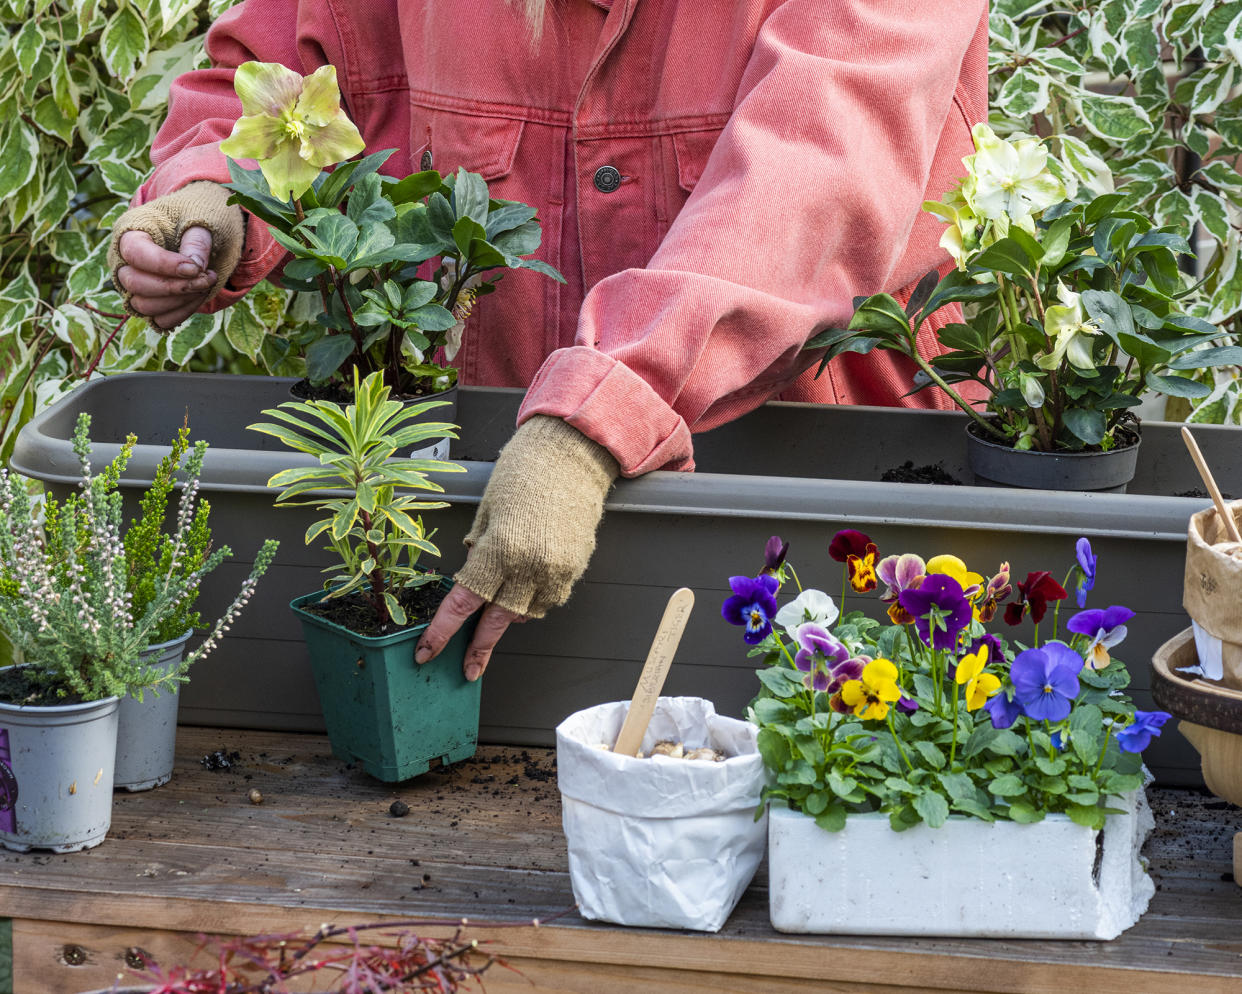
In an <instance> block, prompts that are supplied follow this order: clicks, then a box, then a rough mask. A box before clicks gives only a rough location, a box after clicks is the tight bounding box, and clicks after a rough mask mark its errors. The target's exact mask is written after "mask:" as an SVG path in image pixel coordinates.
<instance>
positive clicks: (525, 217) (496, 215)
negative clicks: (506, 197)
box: [483, 204, 535, 255]
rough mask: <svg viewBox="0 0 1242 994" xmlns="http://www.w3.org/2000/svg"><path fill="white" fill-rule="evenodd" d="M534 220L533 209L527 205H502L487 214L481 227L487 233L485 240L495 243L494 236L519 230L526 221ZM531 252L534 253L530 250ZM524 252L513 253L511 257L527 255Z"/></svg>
mask: <svg viewBox="0 0 1242 994" xmlns="http://www.w3.org/2000/svg"><path fill="white" fill-rule="evenodd" d="M534 219H535V208H533V207H531V206H530V205H528V204H504V205H502V206H500V207H498V208H496V209H495V210H494V211H490V212H488V215H487V221H486V222H485V223H484V225H483V227H484V229H485V230H486V231H487V240H488V241H490V242H493V243H495V240H496V236H497V235H499V234H502V233H504V232H506V231H512V230H513V229H514V228H520V227H521V226H522V225H524V224H526V223H527V222H528V221H533V220H534ZM531 251H534V249H532V250H531ZM527 254H528V253H526V252H514V253H513V255H527Z"/></svg>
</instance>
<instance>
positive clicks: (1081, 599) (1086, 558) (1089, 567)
mask: <svg viewBox="0 0 1242 994" xmlns="http://www.w3.org/2000/svg"><path fill="white" fill-rule="evenodd" d="M1074 550H1075V552H1076V553H1077V556H1078V568H1079V569H1080V570H1082V577H1081V578H1080V579H1079V581H1078V586H1077V587H1076V588H1074V593H1075V594H1077V595H1078V606H1079V607H1086V606H1087V591H1089V590H1090V589H1091V588H1092V587H1094V586H1095V564H1096V563H1098V562H1099V557H1098V556H1096V555H1095V553H1093V552H1092V551H1091V543H1090V542H1088V541H1087V540H1086V539H1085V538H1080V539H1079V540H1078V543H1077V544H1076V545H1075V546H1074Z"/></svg>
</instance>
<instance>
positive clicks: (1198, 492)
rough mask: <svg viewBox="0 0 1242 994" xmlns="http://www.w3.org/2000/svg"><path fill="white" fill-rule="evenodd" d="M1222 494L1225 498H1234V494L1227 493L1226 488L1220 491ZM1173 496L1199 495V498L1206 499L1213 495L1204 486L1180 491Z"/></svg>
mask: <svg viewBox="0 0 1242 994" xmlns="http://www.w3.org/2000/svg"><path fill="white" fill-rule="evenodd" d="M1220 495H1221V496H1222V497H1224V498H1225V500H1233V494H1230V493H1226V492H1225V491H1224V490H1222V491H1221V492H1220ZM1173 496H1174V497H1199V498H1202V499H1204V500H1206V499H1208V498H1209V497H1211V496H1212V495H1211V494H1210V493H1208V492H1207V491H1206V490H1204V489H1203V488H1202V487H1194V488H1192V489H1190V490H1183V491H1181V492H1180V493H1175V494H1174V495H1173Z"/></svg>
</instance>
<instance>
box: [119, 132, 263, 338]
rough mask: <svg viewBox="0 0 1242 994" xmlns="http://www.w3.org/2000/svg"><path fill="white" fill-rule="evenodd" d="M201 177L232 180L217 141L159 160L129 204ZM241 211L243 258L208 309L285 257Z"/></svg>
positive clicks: (233, 298) (224, 303)
mask: <svg viewBox="0 0 1242 994" xmlns="http://www.w3.org/2000/svg"><path fill="white" fill-rule="evenodd" d="M200 180H208V181H210V182H212V183H227V182H229V166H228V162H227V160H226V159H225V157H224V156H223V155H221V154H220V148H219V146H218V145H216V144H211V145H195V146H192V147H190V148H186V149H182V150H181V151H180V152H178V153H177V154H176V155H174V156H173V157H172V158H170V159H168V160H167V161H165V162H162V163H160V165H159V167H158V168H156V170H155V173H154V175H152V176H151V178H150V179H149V180H147V181H146V182H145V183H144V184H143V185H142V186H140V187H139V188H138V192H137V193H136V194H135V195H134V199H133V202H132V203H131V204H130V206H131V207H138V206H140V205H142V204H145V203H147V202H148V201H151V200H154V199H155V198H156V197H162V196H164V195H165V194H169V193H174V192H176V191H177V190H180V189H181V188H182V187H185V186H189V185H190V184H191V183H195V182H198V181H200ZM242 213H243V215H244V216H245V218H246V237H245V242H244V244H243V246H242V254H241V258H240V259H239V260H238V263H237V266H236V268H235V269H234V270H233V274H232V275H231V276H230V277H229V281H228V283H226V284H225V285H224V286H223V287H221V288H220V290H219V291H217V293H216V294H215V296H213V297H212V298H211V300H209V301H208V302H207V303H206V304H205V305H204V306H203V307H202V310H203V311H205V312H209V313H210V312H212V311H218V310H220V309H221V308H224V307H228V306H229V305H230V304H233V303H236V302H237V301H238V300H241V298H242V297H244V296H246V294H247V293H249V292H250V290H251V288H253V287H254V285H255V284H256V283H258V282H259V280H261V279H263V278H264V277H265V276H267V275H268V274H269V273H271V272H272V271H273V270H274V269H275V268H276V267H277V266H278V265H280V261H281V260H282V259H283V258H284V256H285V250H284V248H283V247H282V246H281V245H280V243H279V242H277V241H276V239H274V238H273V237H272V236H271V234H270V233H269V231H268V230H267V225H266V224H265V223H264V222H262V221H260V220H259V219H258V218H256V217H255V216H254V215H252V214H250V213H249V212H248V211H245V210H243V211H242Z"/></svg>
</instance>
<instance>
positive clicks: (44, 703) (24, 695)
mask: <svg viewBox="0 0 1242 994" xmlns="http://www.w3.org/2000/svg"><path fill="white" fill-rule="evenodd" d="M0 701H3V702H4V703H5V704H16V705H18V706H20V707H37V708H49V707H60V706H64V705H67V704H82V703H84V702H83V700H82V698H81V697H80V696H79V695H77V694H70V693H67V692H65V691H64V688H60V690H59V691H58V689H57V688H56V687H49V686H47V685H46V684H42V683H36V682H35V681H34V680H32V679H31V678H30V676H29V675H28V674H27V672H26V670H25V669H23V668H21V667H14V668H13V669H6V670H3V671H0Z"/></svg>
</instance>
